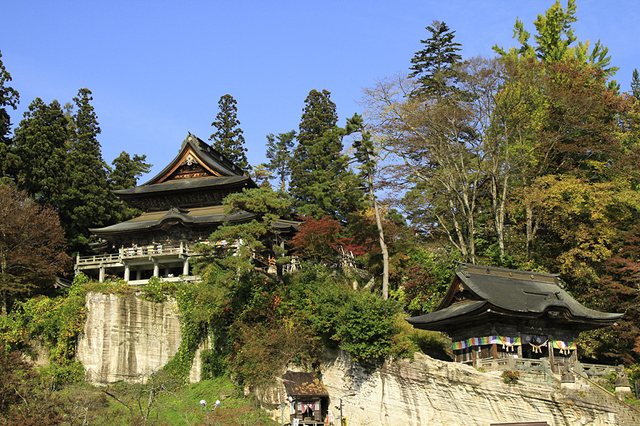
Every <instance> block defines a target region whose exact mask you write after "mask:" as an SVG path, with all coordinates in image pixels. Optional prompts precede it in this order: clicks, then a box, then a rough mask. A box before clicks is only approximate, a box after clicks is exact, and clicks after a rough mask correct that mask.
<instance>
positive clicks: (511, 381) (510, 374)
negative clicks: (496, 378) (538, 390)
mask: <svg viewBox="0 0 640 426" xmlns="http://www.w3.org/2000/svg"><path fill="white" fill-rule="evenodd" d="M501 377H502V381H503V382H505V383H506V384H508V385H515V384H517V383H518V380H519V379H520V373H519V372H517V371H512V370H507V371H503V372H502V375H501Z"/></svg>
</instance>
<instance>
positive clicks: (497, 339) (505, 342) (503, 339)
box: [451, 336, 522, 351]
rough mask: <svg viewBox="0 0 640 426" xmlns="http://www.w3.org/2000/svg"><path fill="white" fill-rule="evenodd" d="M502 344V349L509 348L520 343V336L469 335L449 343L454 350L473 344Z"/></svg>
mask: <svg viewBox="0 0 640 426" xmlns="http://www.w3.org/2000/svg"><path fill="white" fill-rule="evenodd" d="M494 343H495V344H497V345H502V348H503V349H509V348H511V347H513V346H520V345H522V340H521V339H520V336H515V337H510V336H484V337H470V338H468V339H465V340H459V341H457V342H453V343H452V344H451V348H452V349H453V350H454V351H459V350H462V349H467V348H470V347H473V346H484V345H492V344H494Z"/></svg>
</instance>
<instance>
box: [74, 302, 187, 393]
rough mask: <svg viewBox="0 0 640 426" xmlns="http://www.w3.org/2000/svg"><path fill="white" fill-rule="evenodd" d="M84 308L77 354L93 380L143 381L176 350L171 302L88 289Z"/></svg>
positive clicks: (177, 339)
mask: <svg viewBox="0 0 640 426" xmlns="http://www.w3.org/2000/svg"><path fill="white" fill-rule="evenodd" d="M86 308H87V322H86V323H85V326H84V332H83V334H82V335H81V336H80V338H79V341H78V352H77V358H78V360H79V361H80V362H82V364H83V365H84V367H85V371H86V377H87V380H89V381H91V382H93V383H111V382H117V381H120V380H124V381H128V382H144V381H145V380H146V379H147V378H148V377H149V375H150V374H152V373H153V372H155V371H157V370H158V369H160V368H161V367H162V366H164V365H165V364H166V363H167V362H168V361H169V360H170V359H171V357H173V355H174V354H175V353H176V352H177V350H178V346H179V345H180V321H179V318H178V314H177V313H178V308H177V306H176V303H175V302H173V301H168V302H165V303H153V302H149V301H146V300H142V299H139V298H137V297H135V296H134V295H131V296H121V295H115V294H103V293H89V294H88V295H87V300H86Z"/></svg>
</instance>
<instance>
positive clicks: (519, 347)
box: [517, 341, 522, 358]
mask: <svg viewBox="0 0 640 426" xmlns="http://www.w3.org/2000/svg"><path fill="white" fill-rule="evenodd" d="M520 342H521V343H522V341H520ZM517 348H518V358H522V345H518V346H517Z"/></svg>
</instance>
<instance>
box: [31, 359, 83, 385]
mask: <svg viewBox="0 0 640 426" xmlns="http://www.w3.org/2000/svg"><path fill="white" fill-rule="evenodd" d="M38 372H39V373H40V380H41V381H42V383H43V385H45V386H46V387H47V388H48V389H50V390H59V389H62V388H63V387H65V386H67V385H70V384H74V383H82V382H83V381H84V367H83V366H82V364H81V363H80V362H78V361H73V362H69V363H67V364H65V365H60V364H49V365H47V366H44V367H42V368H40V369H39V370H38Z"/></svg>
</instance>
